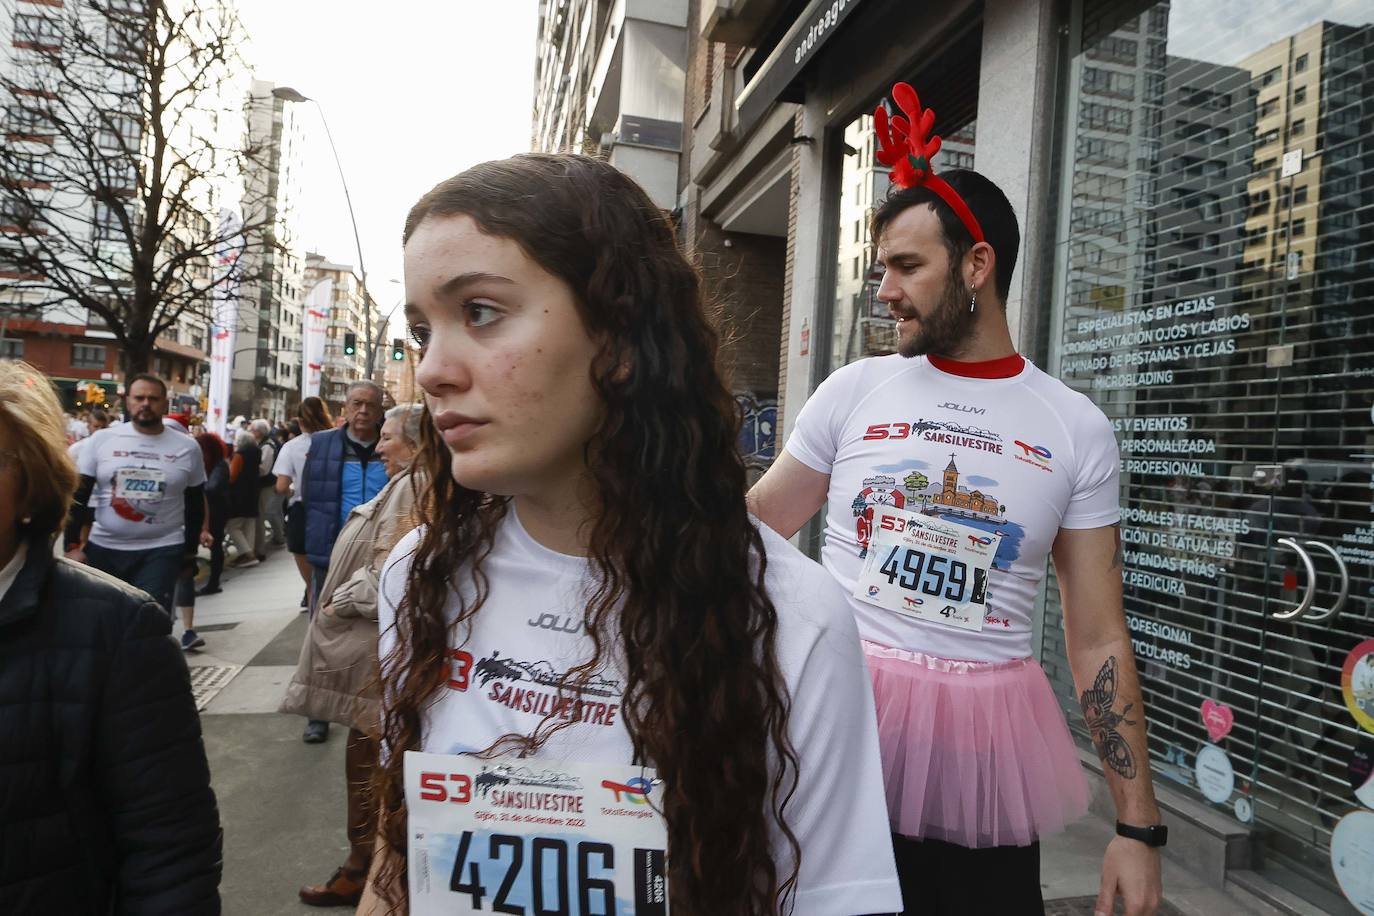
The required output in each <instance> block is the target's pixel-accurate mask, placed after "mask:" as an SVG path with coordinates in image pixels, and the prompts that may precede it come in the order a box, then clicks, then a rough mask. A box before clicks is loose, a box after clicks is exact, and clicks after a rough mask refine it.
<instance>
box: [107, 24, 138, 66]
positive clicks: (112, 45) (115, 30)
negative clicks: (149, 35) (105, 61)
mask: <svg viewBox="0 0 1374 916" xmlns="http://www.w3.org/2000/svg"><path fill="white" fill-rule="evenodd" d="M143 25H144V23H143V22H142V21H140V20H138V19H134V20H130V21H128V22H120V21H114V20H112V21H111V22H110V23H109V24H108V25H107V26H106V29H105V53H107V54H109V55H110V57H111V58H113V59H115V60H142V59H143V52H144V49H145V48H146V47H147V39H146V38H145V37H144V34H143Z"/></svg>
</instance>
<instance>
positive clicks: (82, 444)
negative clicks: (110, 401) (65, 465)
mask: <svg viewBox="0 0 1374 916" xmlns="http://www.w3.org/2000/svg"><path fill="white" fill-rule="evenodd" d="M109 425H110V414H109V413H108V412H107V411H106V410H105V408H103V407H92V408H91V412H90V418H89V419H87V420H86V428H87V430H88V433H89V434H88V435H87V436H86V437H85V438H82V439H77V440H76V441H75V442H73V443H72V444H71V445H69V446H67V454H68V455H70V456H71V459H72V464H76V463H77V462H78V461H80V460H81V452H82V451H84V450H85V448H86V446H87V445H89V444H90V441H91V436H94V435H95V434H96V433H98V432H100V431H101V430H102V429H105V428H106V427H108V426H109Z"/></svg>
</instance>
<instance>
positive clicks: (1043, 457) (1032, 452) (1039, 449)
mask: <svg viewBox="0 0 1374 916" xmlns="http://www.w3.org/2000/svg"><path fill="white" fill-rule="evenodd" d="M1014 444H1015V445H1017V446H1020V448H1021V451H1022V453H1024V454H1025V455H1027V456H1029V457H1032V458H1036V459H1038V460H1039V461H1041V462H1042V463H1043V462H1046V461H1049V460H1050V459H1051V458H1052V457H1054V456H1053V455H1051V454H1050V450H1049V449H1047V448H1045V447H1044V446H1043V445H1027V444H1026V443H1024V442H1022V441H1021V440H1020V439H1017V440H1015V442H1014Z"/></svg>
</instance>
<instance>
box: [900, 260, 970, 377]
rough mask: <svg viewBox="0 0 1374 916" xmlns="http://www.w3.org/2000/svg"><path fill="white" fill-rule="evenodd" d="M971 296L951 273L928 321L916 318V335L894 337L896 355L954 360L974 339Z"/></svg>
mask: <svg viewBox="0 0 1374 916" xmlns="http://www.w3.org/2000/svg"><path fill="white" fill-rule="evenodd" d="M970 298H972V293H969V292H967V291H966V290H965V289H964V286H963V284H962V283H961V282H960V281H959V275H958V274H957V273H951V274H950V276H949V278H948V279H947V280H946V281H945V288H944V290H943V291H942V292H941V293H940V304H939V306H938V307H937V308H936V309H935V310H934V311H933V312H931V314H930V316H929V317H928V318H922V317H918V318H916V319H915V321H916V322H917V325H916V331H915V333H913V334H911V335H909V336H902V335H901V334H900V332H899V334H898V337H897V352H898V353H900V354H901V355H902V356H904V357H906V358H907V359H910V358H911V357H913V356H925V355H926V354H927V353H934V354H935V355H936V356H956V355H957V354H959V353H960V352H962V351H963V349H964V348H965V347H967V346H968V344H969V342H970V341H971V340H972V338H973V325H974V321H975V319H976V318H977V316H976V315H975V314H974V313H973V310H972V309H970V308H969V307H968V303H969V299H970Z"/></svg>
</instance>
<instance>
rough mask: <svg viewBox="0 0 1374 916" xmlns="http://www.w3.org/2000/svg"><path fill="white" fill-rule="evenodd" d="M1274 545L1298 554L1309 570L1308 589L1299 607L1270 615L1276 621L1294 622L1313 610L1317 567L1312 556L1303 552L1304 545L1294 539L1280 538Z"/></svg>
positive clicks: (1304, 566)
mask: <svg viewBox="0 0 1374 916" xmlns="http://www.w3.org/2000/svg"><path fill="white" fill-rule="evenodd" d="M1274 543H1276V544H1278V545H1279V546H1280V547H1287V548H1288V549H1289V550H1291V551H1293V552H1294V553H1296V554H1297V555H1298V559H1299V560H1301V561H1302V565H1303V568H1304V569H1306V570H1307V588H1305V589H1304V590H1303V593H1302V600H1301V601H1299V602H1298V606H1297V607H1295V608H1293V610H1291V611H1275V612H1274V613H1272V614H1270V615H1269V616H1270V617H1272V618H1274V619H1275V620H1292V619H1293V618H1294V617H1301V616H1302V615H1303V614H1306V613H1307V612H1308V611H1309V610H1311V609H1312V599H1313V598H1315V597H1316V596H1317V567H1316V566H1314V565H1313V563H1312V555H1311V554H1309V553H1308V552H1307V551H1306V550H1303V548H1302V545H1301V544H1299V543H1298V542H1297V541H1295V540H1293V539H1292V538H1279V539H1278V540H1277V541H1275V542H1274Z"/></svg>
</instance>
